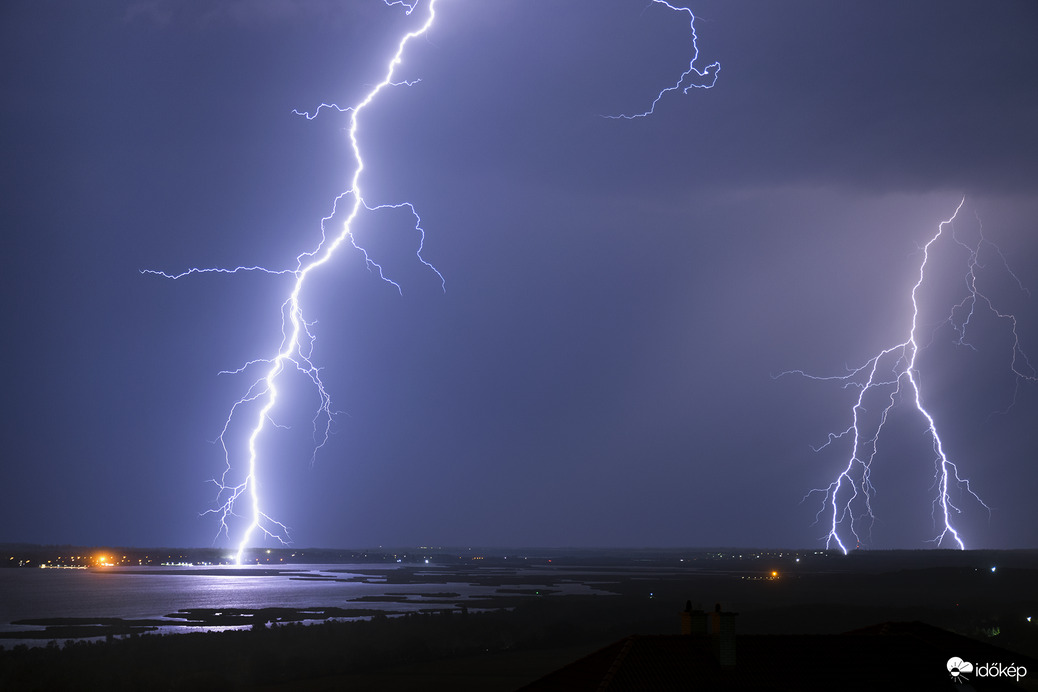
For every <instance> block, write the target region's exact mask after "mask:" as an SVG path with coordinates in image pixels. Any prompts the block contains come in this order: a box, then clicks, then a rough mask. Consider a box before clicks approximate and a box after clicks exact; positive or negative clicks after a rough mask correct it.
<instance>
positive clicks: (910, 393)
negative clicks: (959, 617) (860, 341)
mask: <svg viewBox="0 0 1038 692" xmlns="http://www.w3.org/2000/svg"><path fill="white" fill-rule="evenodd" d="M964 203H965V198H963V200H961V201H960V202H959V204H958V206H957V207H956V209H955V212H954V213H953V214H952V215H951V217H950V218H948V219H946V220H945V221H942V222H941V223H940V224H939V225H938V227H937V231H936V232H935V233H934V235H933V236H931V237H930V240H929V241H928V242H927V243H926V245H924V246H923V248H922V260H921V262H920V264H919V273H918V277H917V279H916V281H915V284H914V285H913V286H912V290H911V293H910V299H911V305H912V316H911V323H910V325H909V326H908V333H907V336H906V338H905V339H904V341H901V342H900V343H897V344H895V345H893V346H890V347H889V348H886V349H884V350H882V351H880V352H879V353H877V354H876V355H874V356H873V357H872V358H870V359H869V360H868V361H866V362H865V363H864V364H862V365H860V366H859V367H857V368H854V369H849V370H848V372H847V373H846V374H844V375H835V376H817V375H810V374H808V373H806V372H804V371H802V370H791V371H788V372H784V373H781V375H787V374H797V375H801V376H803V377H807V378H809V379H813V380H831V381H837V382H841V383H843V387H844V388H846V389H857V390H858V393H857V396H856V397H855V400H854V403H853V405H852V406H851V411H850V423H849V425H848V427H847V428H846V429H844V430H843V431H842V432H838V433H830V434H829V436H828V439H827V440H826V442H825V443H824V444H822V445H821V446H820V447H818V448H816V449H815V451H821V450H822V449H825V448H827V447H829V446H830V445H832V444H833V443H835V442H837V441H839V440H843V439H846V438H849V440H850V447H851V450H850V454H849V456H848V458H847V461H846V463H845V464H844V466H843V468H842V470H841V471H840V472H839V474H837V476H836V478H835V480H833V481H832V482H831V483H830V484H829V485H827V486H825V487H822V488H815V489H813V490H811V491H810V492H808V494H807V495H805V497H804V499H805V500H806V499H807V498H808V497H810V496H811V495H814V494H819V495H821V496H822V506H821V509H819V511H818V513H817V515H816V517H815V519H816V523H823V524H824V525H827V526H828V529H829V530H828V533H827V534H826V536H825V540H826V548H832V547H834V546H835V547H836V548H839V549H840V550H841V551H843V552H844V553H846V552H847V550H848V547H847V546H848V539H849V538H850V537H853V538H854V540H855V542H856V543H857V545H859V546H860V545H862V544H863V542H864V541H866V540H867V539H868V537H869V535H870V533H871V529H872V524H873V522H874V520H875V516H874V514H873V510H872V500H873V497H874V495H875V492H876V489H875V487H874V486H873V484H872V480H871V475H872V465H873V462H874V461H875V459H876V457H877V454H878V452H879V446H880V445H879V441H880V437H881V435H882V433H883V428H884V426H885V424H886V423H887V420H888V418H889V416H890V414H891V412H892V410H893V409H894V407H895V405H896V404H897V403H898V402H900V401H907V402H909V403H910V404H911V405H912V407H914V409H915V410H916V411H917V412H918V413H919V414H920V415H921V416H922V418H923V420H924V421H925V424H926V435H927V437H928V439H929V440H930V442H931V444H932V447H933V452H934V458H933V463H934V488H935V494H934V499H933V509H932V516H933V518H934V526H935V529H936V535H935V536H934V538H933V539H932V542H933V543H934V544H935V545H936V546H938V547H941V546H944V545H954V546H957V547H958V548H960V549H963V550H964V549H965V547H966V546H965V543H964V542H963V540H962V536H961V535H960V534H959V531H958V530H956V528H955V525H954V523H953V521H952V519H953V515H956V514H961V513H962V509H961V508H960V507H959V506H958V505H956V504H955V502H954V501H953V499H952V492H953V491H954V490H956V489H958V491H959V492H958V495H959V496H961V497H963V498H964V499H968V500H972V501H974V502H976V503H977V504H979V505H980V506H981V507H983V508H984V509H986V510H987V511H988V512H989V513H990V511H991V509H990V507H988V505H987V504H985V503H984V501H983V500H982V499H981V498H980V496H979V495H978V494H977V493H976V492H974V490H973V487H972V486H971V484H970V481H969V480H968V479H967V478H965V477H964V476H962V475H961V474H960V473H959V467H958V465H957V464H956V463H955V462H953V461H952V460H951V459H950V458H949V455H948V453H947V451H946V449H945V443H944V441H943V440H942V439H941V436H940V434H939V432H938V425H937V421H936V419H935V417H934V415H933V413H932V412H931V410H930V409H928V408H927V406H926V405H925V402H924V396H923V391H922V388H921V386H920V375H919V369H918V366H917V358H918V356H919V353H920V351H921V350H923V349H925V348H926V346H927V345H928V344H923V345H920V344H921V340H920V331H921V326H920V295H919V294H920V288H921V287H922V286H923V284H924V282H925V281H926V279H927V271H928V269H929V267H928V265H929V264H930V262H931V251H932V250H933V249H934V246H935V245H936V244H937V243H939V242H941V241H942V240H943V241H944V242H952V243H955V244H957V245H959V246H961V247H962V248H963V249H964V250H965V251H966V257H967V259H966V269H965V275H964V279H965V288H966V296H965V298H963V299H962V300H961V301H960V302H958V303H956V304H954V305H953V306H952V307H951V309H950V311H949V313H948V317H947V318H946V320H945V321H944V322H942V324H947V325H950V326H951V328H952V329H953V330H954V331H955V333H956V334H957V336H958V338H957V339H956V343H958V344H959V345H961V346H966V347H969V348H974V347H973V345H972V344H971V343H970V341H969V338H968V335H969V331H970V328H971V325H972V323H973V321H974V318H975V316H976V315H977V313H978V311H982V310H983V311H987V312H988V313H989V314H991V315H993V316H994V317H995V318H997V319H998V320H999V321H1000V322H1003V323H1005V324H1006V325H1008V328H1009V332H1010V336H1011V343H1012V346H1011V348H1012V355H1011V357H1010V359H1009V367H1010V369H1011V371H1012V373H1013V375H1014V377H1015V378H1016V382H1017V384H1018V385H1019V383H1020V382H1021V381H1022V380H1029V381H1032V382H1035V381H1038V371H1036V370H1035V368H1034V366H1033V365H1032V364H1031V362H1030V361H1029V360H1028V358H1027V355H1026V354H1025V352H1024V351H1023V349H1022V347H1021V344H1020V337H1019V334H1018V332H1017V320H1016V317H1015V316H1014V315H1012V314H1010V313H1006V312H1002V311H1000V310H999V309H998V308H997V307H996V305H995V303H994V302H993V301H992V299H991V298H990V297H989V296H988V295H987V294H985V293H984V292H983V291H981V290H980V288H978V285H977V282H978V277H977V274H978V270H979V269H982V268H984V267H985V266H986V265H985V264H983V263H982V262H981V260H980V254H981V252H982V251H986V252H989V253H991V254H993V255H994V256H996V257H997V258H998V262H999V264H1000V265H1001V268H1002V269H1004V270H1005V271H1006V272H1008V274H1009V276H1011V277H1012V278H1013V280H1014V281H1015V283H1016V285H1017V287H1018V288H1019V289H1020V290H1021V291H1023V292H1025V293H1026V292H1027V291H1026V289H1025V288H1024V287H1023V284H1022V283H1021V282H1020V280H1019V278H1017V276H1016V275H1015V274H1014V273H1013V272H1012V271H1011V270H1010V269H1009V266H1008V264H1007V263H1006V260H1005V256H1004V255H1003V253H1002V251H1001V250H1000V249H999V248H998V247H997V246H996V245H994V244H993V243H991V242H990V241H988V240H987V239H986V238H985V236H984V233H983V226H980V233H979V239H978V240H977V241H976V242H975V243H968V242H965V241H964V240H962V239H960V238H959V237H957V236H956V234H955V231H954V227H953V222H954V221H955V219H956V217H957V216H958V215H959V212H960V211H961V209H962V207H963V204H964ZM978 223H979V219H978ZM934 333H936V330H935V332H934ZM781 375H780V376H781ZM872 402H880V404H881V405H882V409H881V411H880V413H879V415H878V416H874V417H873V419H872V420H869V418H868V417H867V416H866V415H865V414H866V413H867V411H868V409H869V407H870V405H871V404H872ZM851 547H854V546H853V545H852V546H851Z"/></svg>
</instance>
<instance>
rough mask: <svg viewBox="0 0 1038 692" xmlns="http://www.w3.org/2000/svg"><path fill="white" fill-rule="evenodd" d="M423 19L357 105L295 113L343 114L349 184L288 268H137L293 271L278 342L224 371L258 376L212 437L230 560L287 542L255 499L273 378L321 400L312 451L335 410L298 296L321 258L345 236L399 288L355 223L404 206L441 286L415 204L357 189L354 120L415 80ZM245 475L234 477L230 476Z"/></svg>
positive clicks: (432, 0)
mask: <svg viewBox="0 0 1038 692" xmlns="http://www.w3.org/2000/svg"><path fill="white" fill-rule="evenodd" d="M383 2H384V3H385V4H386V6H388V7H393V6H401V7H402V8H404V12H405V14H406V15H411V14H412V13H413V12H414V11H415V8H416V6H417V2H414V3H407V2H403V1H402V0H383ZM425 10H426V12H427V15H426V18H425V20H424V22H422V23H421V25H420V26H419V27H418V28H416V29H414V30H412V31H409V32H407V33H406V34H404V35H403V37H402V38H401V39H400V41H399V43H398V44H397V47H396V52H395V53H393V55H392V57H391V58H390V59H389V61H388V63H387V64H386V71H385V75H384V77H383V78H382V80H381V81H380V82H379V83H377V84H376V85H375V86H373V87H372V88H371V90H370V91H369V92H368V93H367V94H366V95H365V96H364V98H363V99H361V100H360V101H359V102H358V103H356V104H354V105H351V106H349V107H345V108H344V107H340V106H338V105H335V104H321V106H320V107H318V108H317V110H316V111H315V112H314V113H313V114H310V113H305V112H300V111H294V112H295V113H296V114H298V115H302V116H304V117H306V118H307V119H308V120H310V119H313V118H314V117H317V115H318V114H319V113H320V111H322V110H324V109H329V110H333V111H336V112H338V113H341V114H345V115H346V116H347V117H348V126H347V133H348V138H349V143H350V147H351V149H352V152H353V160H354V168H353V177H352V178H351V180H350V182H349V185H348V187H347V189H346V190H345V191H344V192H343V193H342V194H340V195H339V196H338V197H336V198H335V200H334V202H333V203H332V211H331V213H330V214H329V215H328V216H326V217H324V218H323V219H322V220H321V241H320V243H319V244H318V245H317V247H315V248H314V249H313V250H310V251H308V252H303V253H301V254H299V255H298V256H297V257H296V265H295V267H294V268H281V269H269V268H266V267H257V266H251V267H246V266H239V267H235V268H218V267H217V268H191V269H188V270H186V271H183V272H180V273H175V274H169V273H166V272H162V271H156V270H148V269H146V270H142V273H144V274H155V275H158V276H162V277H164V278H168V279H181V278H184V277H187V276H190V275H194V274H202V273H221V274H240V273H245V272H260V273H265V274H274V275H291V276H293V277H294V282H293V284H292V289H291V291H290V292H289V294H288V296H287V297H286V298H285V300H284V302H283V303H282V304H281V318H282V319H281V344H280V346H279V348H278V350H277V353H276V354H274V355H272V356H270V357H267V358H259V359H256V360H252V361H249V362H247V363H245V364H244V365H242V366H241V367H239V368H238V369H236V370H232V371H224V374H240V373H243V372H245V371H247V370H249V371H251V370H254V369H260V370H261V371H263V374H262V375H261V376H260V377H258V378H257V379H256V380H254V381H253V382H252V384H251V385H250V386H249V388H248V389H247V390H246V392H245V394H244V395H243V396H242V397H241V398H240V399H238V400H237V401H236V402H235V403H234V404H233V405H232V406H231V409H230V412H229V413H228V415H227V419H226V420H225V421H224V425H223V428H222V430H221V431H220V435H219V437H218V438H217V441H218V442H219V443H220V445H221V447H222V449H223V454H224V461H225V463H226V466H225V468H224V470H223V473H222V474H221V475H220V477H219V478H215V479H213V483H215V484H216V487H217V488H218V492H217V499H216V505H217V506H216V507H214V508H213V509H210V510H208V511H207V512H205V514H215V515H217V516H218V517H219V520H220V528H219V530H218V532H217V538H219V536H220V535H221V534H222V535H225V536H227V537H228V538H229V537H230V526H229V524H230V522H231V521H232V518H233V517H239V516H242V513H241V511H239V510H241V508H242V506H243V505H244V506H245V507H246V509H245V510H244V512H245V517H246V518H247V520H248V525H247V526H246V528H245V530H244V533H243V535H242V537H241V540H240V541H239V543H238V551H237V555H236V561H237V562H238V564H241V561H242V558H243V556H244V553H245V550H246V548H247V547H248V545H249V542H250V541H251V540H252V537H253V535H254V534H256V533H257V532H259V533H261V534H263V535H264V536H268V537H271V538H274V539H277V540H279V541H281V542H282V543H287V542H288V540H289V535H288V534H289V532H288V528H287V527H286V526H285V525H284V524H282V523H281V522H279V521H277V520H275V519H274V518H272V517H271V516H270V515H268V514H267V513H266V512H265V511H264V510H263V506H264V504H263V502H262V499H261V497H260V486H261V483H260V481H259V473H260V462H261V460H262V459H261V455H260V453H259V442H260V438H261V437H262V436H263V435H264V433H265V432H266V431H267V430H268V428H271V427H280V426H277V424H276V423H275V422H274V419H273V413H274V411H275V409H276V407H277V404H278V384H279V382H280V380H281V378H282V375H284V373H285V371H286V370H290V369H294V370H296V371H298V372H300V373H302V374H303V375H305V376H306V377H307V378H308V379H309V380H310V382H311V383H312V385H313V387H314V389H315V390H316V392H317V395H318V399H319V404H318V408H317V411H316V413H315V416H314V439H315V442H316V446H315V448H314V455H315V456H316V454H317V451H318V450H320V449H321V447H323V446H324V444H325V443H326V442H327V441H328V438H329V435H330V434H331V425H332V419H333V416H334V415H335V412H334V411H333V410H332V408H331V397H330V396H329V395H328V392H327V391H326V389H325V387H324V383H323V382H322V381H321V376H320V370H319V369H318V368H317V366H316V365H315V364H314V362H313V360H312V354H313V347H314V341H315V335H314V332H313V323H312V322H308V321H307V320H306V318H305V317H304V316H303V315H304V313H303V308H302V304H301V300H300V296H301V294H302V291H303V287H304V286H305V285H306V282H307V279H308V278H309V277H310V276H311V275H312V274H313V273H314V272H315V271H316V270H317V269H318V268H320V267H321V266H322V265H324V264H326V263H327V262H328V261H329V260H330V259H331V258H332V257H333V256H334V255H335V253H336V252H337V251H338V250H339V249H340V248H341V247H342V246H343V245H344V244H345V243H347V242H349V244H350V245H352V246H353V247H354V248H355V249H356V250H358V251H359V252H360V253H361V254H362V255H363V257H364V261H365V263H366V265H367V266H368V267H369V268H370V269H372V270H373V271H375V272H377V273H378V275H379V277H380V278H381V279H382V280H384V281H386V282H388V283H390V284H392V285H393V286H394V287H395V288H396V289H397V291H398V292H401V287H400V285H399V284H398V283H396V282H395V281H393V280H392V279H390V278H389V277H387V276H386V275H385V274H384V272H383V271H382V267H381V266H380V265H379V264H378V263H376V262H375V261H374V260H373V259H372V258H371V257H370V256H369V255H368V253H367V251H365V250H364V249H363V248H362V247H360V246H359V245H357V242H356V240H355V238H354V236H353V226H354V222H355V220H356V219H357V217H358V216H359V215H360V214H361V213H362V212H375V211H379V210H386V209H406V210H407V211H408V212H409V213H410V214H411V216H412V218H413V219H414V229H415V232H416V233H417V235H418V239H419V242H418V249H417V251H416V255H417V257H418V260H419V261H420V262H421V263H422V264H424V265H425V266H426V267H428V268H429V269H430V270H431V271H433V272H434V273H435V274H436V275H437V276H438V277H439V279H440V284H441V286H444V285H445V284H444V278H443V276H442V275H441V274H440V272H439V271H437V270H436V268H435V267H433V265H432V264H430V263H429V262H427V261H426V260H425V259H424V258H423V257H422V250H423V248H424V245H425V231H424V229H423V228H422V220H421V217H420V216H419V215H418V212H417V210H416V209H415V207H414V206H413V205H412V204H411V203H409V202H401V203H396V204H376V205H371V204H369V203H368V202H367V201H365V199H364V195H363V191H362V188H361V177H362V173H363V171H364V158H363V156H362V154H361V144H360V134H359V133H360V122H361V119H362V118H361V116H362V115H363V113H364V110H365V109H366V108H367V107H368V106H369V105H370V104H371V103H372V102H373V101H374V100H375V99H376V98H377V97H378V95H379V94H380V93H382V92H383V91H384V90H386V89H388V88H390V87H398V86H412V85H414V84H415V83H417V80H412V81H401V80H397V79H396V72H397V68H398V67H399V66H400V64H401V62H402V61H403V55H404V52H405V49H406V48H407V45H408V44H409V43H410V42H411V41H412V40H414V39H415V38H418V37H420V36H423V35H425V34H426V33H427V32H428V31H429V29H430V28H431V27H432V25H433V21H434V19H435V17H436V0H428V2H427V3H426V4H425ZM342 204H345V205H347V206H348V212H347V213H346V217H345V220H344V221H343V223H342V225H341V226H340V227H339V229H338V230H337V232H335V233H329V231H328V230H327V229H326V225H327V224H329V223H330V222H331V220H332V219H333V218H335V217H336V215H337V214H338V213H339V207H340V205H342ZM249 410H252V415H253V421H254V422H253V425H252V429H251V433H250V434H249V437H248V443H247V450H246V454H245V458H246V461H245V464H244V471H243V472H242V471H238V464H236V463H234V462H233V460H234V458H235V455H234V454H232V451H231V449H230V448H229V446H228V442H227V434H228V431H229V429H230V428H231V425H232V423H233V422H234V421H235V420H237V419H238V418H239V417H242V416H248V415H249V414H248V411H249ZM241 473H243V474H244V475H242V476H240V477H239V478H235V475H236V474H241Z"/></svg>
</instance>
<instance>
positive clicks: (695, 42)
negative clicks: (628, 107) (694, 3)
mask: <svg viewBox="0 0 1038 692" xmlns="http://www.w3.org/2000/svg"><path fill="white" fill-rule="evenodd" d="M652 2H653V4H657V5H663V6H664V7H666V8H667V9H670V10H673V11H675V12H687V13H688V28H689V30H690V31H691V32H692V58H691V59H690V60H689V61H688V69H687V70H685V71H684V72H682V73H681V76H680V77H678V80H677V81H676V82H674V84H673V85H672V86H669V87H664V88H663V89H662V90H661V91H660V93H658V94H656V98H655V99H653V101H652V103H651V104H650V105H649V108H648V109H647V110H645V111H644V112H642V113H631V114H624V113H620V114H618V115H603V116H602V117H603V118H609V119H611V120H636V119H638V118H646V117H648V116H650V115H652V114H653V113H655V112H656V104H657V103H659V102H660V101H661V100H662V99H663V97H664V96H665V95H667V94H669V93H670V92H672V91H677V90H678V89H680V90H681V92H682V93H684V94H687V93H688V92H689V89H712V88H713V86H714V84H716V83H717V76H718V75H719V74H721V63H719V62H714V63H711V64H709V65H707V66H706V67H704V68H703V69H699V68H698V67H696V62H697V61H698V60H699V36H697V35H696V16H695V15H694V14H692V10H690V9H688V8H687V7H675V6H674V5H671V4H670V3H669V2H666V0H652Z"/></svg>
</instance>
